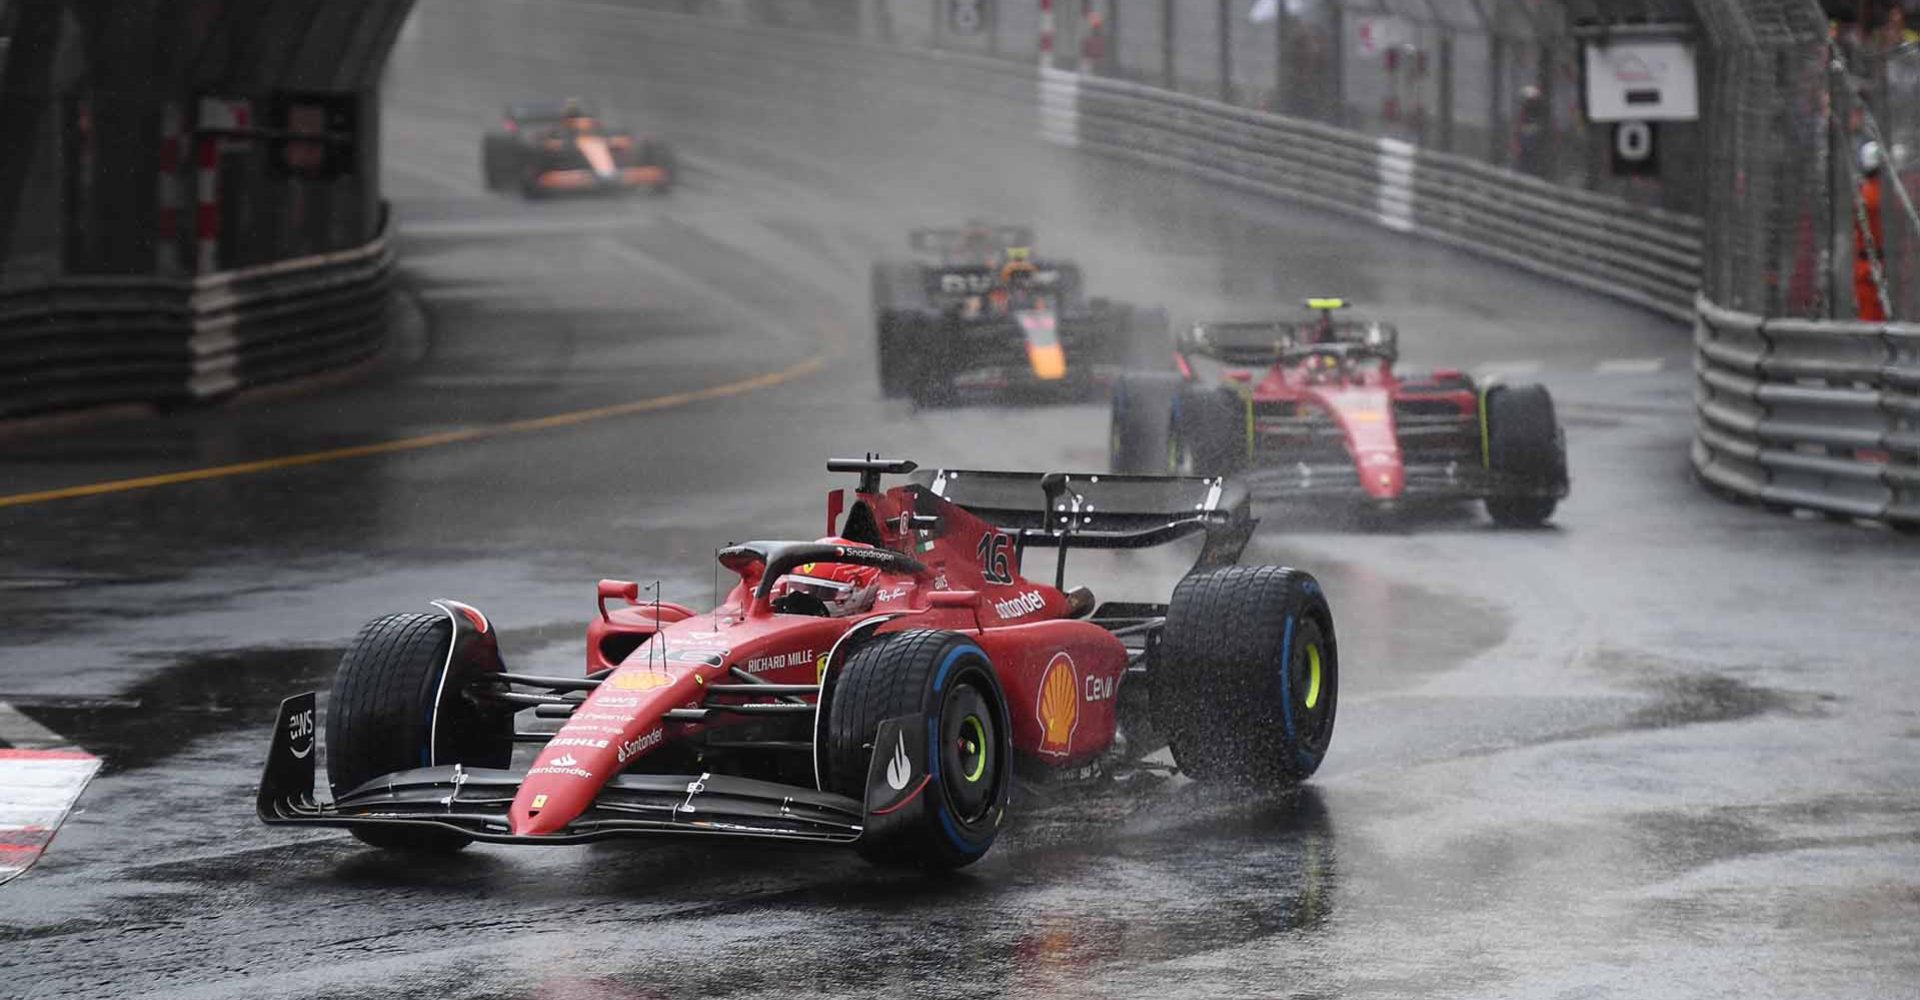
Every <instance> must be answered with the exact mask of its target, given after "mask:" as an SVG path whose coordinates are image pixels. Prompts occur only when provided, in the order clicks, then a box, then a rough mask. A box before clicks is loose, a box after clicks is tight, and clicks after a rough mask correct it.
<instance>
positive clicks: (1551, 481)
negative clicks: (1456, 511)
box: [1481, 385, 1567, 528]
mask: <svg viewBox="0 0 1920 1000" xmlns="http://www.w3.org/2000/svg"><path fill="white" fill-rule="evenodd" d="M1481 407H1482V410H1483V412H1482V419H1483V420H1485V421H1486V444H1485V448H1486V453H1485V457H1486V463H1487V468H1488V469H1489V470H1491V471H1492V472H1493V473H1494V474H1495V475H1497V476H1499V477H1500V479H1501V481H1502V482H1503V484H1505V485H1507V486H1509V487H1510V488H1513V489H1515V490H1517V491H1518V492H1512V493H1505V494H1501V495H1495V496H1490V497H1488V498H1487V500H1486V504H1487V515H1488V516H1489V517H1491V518H1493V521H1494V523H1495V524H1498V525H1500V526H1502V527H1516V528H1537V527H1540V526H1542V525H1544V524H1546V523H1547V519H1548V518H1550V517H1552V516H1553V511H1554V508H1555V507H1556V506H1558V505H1559V502H1560V501H1559V498H1558V497H1555V496H1553V495H1551V494H1552V493H1553V492H1555V491H1556V490H1561V491H1563V490H1564V489H1565V487H1566V482H1567V449H1566V438H1565V436H1564V434H1563V433H1562V432H1561V430H1560V421H1559V419H1558V418H1557V417H1556V416H1555V414H1554V410H1553V396H1552V395H1551V394H1549V393H1548V392H1547V390H1546V387H1545V386H1539V385H1515V386H1494V387H1492V388H1490V389H1488V390H1487V393H1486V396H1485V398H1484V399H1483V400H1482V402H1481Z"/></svg>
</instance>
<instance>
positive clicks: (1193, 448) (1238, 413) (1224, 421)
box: [1169, 388, 1247, 476]
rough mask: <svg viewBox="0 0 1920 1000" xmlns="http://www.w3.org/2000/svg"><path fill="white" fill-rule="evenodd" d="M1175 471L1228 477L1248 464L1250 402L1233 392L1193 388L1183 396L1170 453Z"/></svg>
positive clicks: (1176, 415)
mask: <svg viewBox="0 0 1920 1000" xmlns="http://www.w3.org/2000/svg"><path fill="white" fill-rule="evenodd" d="M1169 455H1170V464H1171V465H1172V466H1173V471H1175V472H1178V473H1182V474H1186V475H1194V476H1228V475H1232V474H1233V473H1236V472H1239V471H1240V470H1241V469H1242V468H1243V467H1245V466H1246V464H1247V408H1246V402H1245V401H1244V400H1242V399H1241V398H1240V396H1239V394H1238V393H1235V392H1234V391H1233V390H1231V389H1201V388H1189V389H1188V390H1187V391H1186V392H1184V393H1182V394H1181V395H1180V401H1179V408H1178V409H1177V410H1176V411H1175V416H1174V420H1173V442H1172V447H1171V449H1170V450H1169Z"/></svg>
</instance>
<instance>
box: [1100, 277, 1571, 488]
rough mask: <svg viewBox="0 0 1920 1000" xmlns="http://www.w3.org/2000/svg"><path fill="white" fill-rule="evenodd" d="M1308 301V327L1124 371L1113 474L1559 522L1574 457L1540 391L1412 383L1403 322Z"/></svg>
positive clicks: (1229, 338) (1458, 376) (1190, 335)
mask: <svg viewBox="0 0 1920 1000" xmlns="http://www.w3.org/2000/svg"><path fill="white" fill-rule="evenodd" d="M1307 305H1308V307H1309V309H1310V310H1312V312H1313V314H1314V315H1312V316H1311V317H1309V318H1306V319H1304V320H1300V321H1276V322H1262V323H1199V324H1195V325H1194V326H1193V327H1192V328H1191V329H1190V330H1188V331H1186V332H1185V333H1184V334H1182V335H1181V336H1180V337H1178V338H1177V339H1176V342H1175V346H1174V360H1175V362H1176V364H1177V366H1178V368H1179V371H1178V373H1167V374H1164V375H1162V374H1141V375H1134V376H1129V377H1128V378H1127V379H1126V380H1125V381H1124V382H1122V383H1121V385H1120V386H1118V387H1117V388H1116V390H1115V392H1114V395H1113V416H1112V424H1111V427H1112V436H1111V444H1110V448H1111V457H1112V462H1113V467H1114V468H1115V469H1116V470H1119V471H1123V472H1142V471H1148V470H1163V469H1170V470H1179V471H1184V472H1189V473H1194V474H1200V475H1210V476H1220V475H1237V476H1239V477H1241V478H1242V479H1243V480H1244V481H1245V483H1246V484H1247V486H1248V488H1249V489H1250V490H1251V491H1252V492H1253V493H1254V495H1256V496H1264V497H1302V496H1315V495H1328V494H1331V495H1343V496H1351V497H1358V498H1363V499H1365V500H1367V501H1372V502H1376V503H1383V504H1384V503H1392V502H1395V501H1399V500H1401V499H1402V498H1449V497H1458V498H1478V499H1480V500H1482V501H1484V502H1485V504H1486V508H1487V513H1488V514H1489V515H1491V516H1492V518H1493V520H1494V521H1495V522H1496V523H1499V524H1503V525H1538V524H1542V523H1544V522H1545V521H1546V520H1547V519H1548V518H1549V517H1551V516H1552V514H1553V509H1554V506H1555V505H1556V504H1557V503H1558V502H1559V500H1560V498H1562V497H1564V496H1566V495H1567V485H1568V483H1567V458H1566V447H1565V442H1564V438H1563V436H1562V433H1561V429H1560V424H1559V421H1558V420H1557V419H1556V418H1555V416H1554V410H1553V398H1552V397H1551V396H1550V395H1548V393H1547V390H1546V389H1545V388H1543V387H1541V386H1538V385H1506V384H1501V383H1499V382H1497V381H1487V382H1476V381H1475V380H1474V379H1472V378H1471V377H1469V376H1468V375H1466V374H1463V373H1461V372H1459V371H1454V370H1448V369H1440V370H1436V371H1433V372H1431V373H1427V374H1422V375H1402V374H1400V373H1398V372H1396V371H1395V370H1394V362H1395V360H1396V359H1397V357H1398V354H1399V333H1398V331H1396V330H1395V329H1394V327H1393V326H1392V325H1390V324H1387V323H1378V322H1356V321H1348V320H1339V319H1335V318H1334V313H1335V311H1336V310H1338V309H1343V308H1345V306H1346V303H1345V302H1343V301H1341V300H1339V299H1309V300H1308V301H1307Z"/></svg>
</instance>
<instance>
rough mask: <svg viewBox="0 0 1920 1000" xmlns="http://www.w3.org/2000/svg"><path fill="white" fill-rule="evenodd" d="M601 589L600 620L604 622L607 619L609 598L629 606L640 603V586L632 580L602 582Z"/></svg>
mask: <svg viewBox="0 0 1920 1000" xmlns="http://www.w3.org/2000/svg"><path fill="white" fill-rule="evenodd" d="M599 589H600V600H599V605H600V619H601V620H602V621H605V620H606V618H607V598H610V597H613V598H619V599H620V600H623V601H626V602H627V603H628V604H638V603H640V585H639V584H637V583H635V582H633V581H632V580H602V581H600V588H599Z"/></svg>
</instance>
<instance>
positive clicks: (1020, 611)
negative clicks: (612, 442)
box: [993, 590, 1047, 618]
mask: <svg viewBox="0 0 1920 1000" xmlns="http://www.w3.org/2000/svg"><path fill="white" fill-rule="evenodd" d="M1046 606H1047V599H1046V598H1044V597H1041V596H1040V592H1039V591H1037V590H1029V591H1027V592H1026V593H1023V594H1015V595H1013V596H1012V597H1009V598H1007V599H1006V600H1004V601H995V602H993V611H994V613H995V614H997V615H999V616H1000V617H1001V618H1019V617H1021V616H1023V615H1030V614H1033V613H1034V612H1035V611H1038V610H1040V609H1041V608H1044V607H1046Z"/></svg>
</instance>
